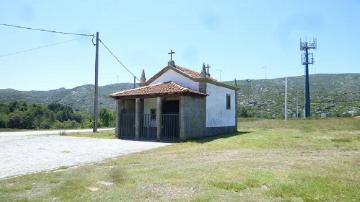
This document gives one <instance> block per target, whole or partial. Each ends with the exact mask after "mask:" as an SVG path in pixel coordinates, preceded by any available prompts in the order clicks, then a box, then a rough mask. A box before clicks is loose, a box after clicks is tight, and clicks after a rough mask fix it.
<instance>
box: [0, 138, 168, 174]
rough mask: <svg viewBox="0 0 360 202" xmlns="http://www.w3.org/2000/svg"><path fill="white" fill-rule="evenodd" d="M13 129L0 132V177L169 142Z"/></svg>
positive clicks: (93, 160)
mask: <svg viewBox="0 0 360 202" xmlns="http://www.w3.org/2000/svg"><path fill="white" fill-rule="evenodd" d="M13 133H14V135H10V134H11V132H6V133H5V132H4V133H0V178H5V177H9V176H15V175H22V174H27V173H33V172H39V171H45V170H52V169H56V168H60V167H64V166H65V167H67V166H74V165H79V164H84V163H91V162H97V161H102V160H104V159H107V158H112V157H116V156H121V155H126V154H130V153H134V152H140V151H144V150H147V149H152V148H157V147H161V146H166V145H169V143H160V142H143V141H130V140H119V139H97V138H83V137H70V136H59V135H39V134H38V133H35V134H29V133H26V132H21V133H20V132H13ZM32 133H33V132H32Z"/></svg>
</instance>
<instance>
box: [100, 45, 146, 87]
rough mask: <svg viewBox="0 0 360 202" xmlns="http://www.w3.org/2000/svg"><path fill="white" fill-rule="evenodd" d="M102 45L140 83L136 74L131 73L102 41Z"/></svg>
mask: <svg viewBox="0 0 360 202" xmlns="http://www.w3.org/2000/svg"><path fill="white" fill-rule="evenodd" d="M100 43H101V44H102V45H103V46H104V47H105V49H106V50H107V51H108V52H109V53H110V54H111V55H112V56H113V57H114V58H115V60H116V61H117V62H118V63H119V64H120V65H121V66H122V67H124V69H126V71H128V72H129V73H130V74H131V75H132V76H133V77H134V78H135V79H136V80H138V81H139V79H138V78H137V77H136V76H135V74H134V73H132V72H131V71H130V69H129V68H127V67H126V66H125V65H124V64H123V63H122V62H121V61H120V60H119V58H118V57H117V56H116V55H115V54H114V53H113V52H112V51H111V50H110V48H108V47H107V46H106V45H105V44H104V42H103V41H102V40H101V39H100Z"/></svg>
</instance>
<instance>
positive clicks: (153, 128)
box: [112, 82, 206, 141]
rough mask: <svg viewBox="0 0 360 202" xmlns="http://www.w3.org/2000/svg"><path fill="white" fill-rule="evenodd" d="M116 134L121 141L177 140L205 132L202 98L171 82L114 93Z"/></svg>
mask: <svg viewBox="0 0 360 202" xmlns="http://www.w3.org/2000/svg"><path fill="white" fill-rule="evenodd" d="M112 97H113V98H116V99H117V100H116V101H117V120H116V133H117V136H118V137H119V138H121V139H134V140H157V141H179V140H185V139H188V138H191V137H195V136H199V135H200V136H201V135H202V134H203V132H204V131H205V116H206V113H205V102H206V101H205V97H206V95H205V94H203V93H200V92H197V91H193V90H190V89H188V88H184V87H182V86H180V85H178V84H176V83H173V82H166V83H162V84H157V85H151V86H144V87H139V88H135V89H131V90H128V91H123V92H120V93H117V94H112Z"/></svg>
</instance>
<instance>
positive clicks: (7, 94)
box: [0, 83, 133, 112]
mask: <svg viewBox="0 0 360 202" xmlns="http://www.w3.org/2000/svg"><path fill="white" fill-rule="evenodd" d="M132 87H133V84H131V83H119V84H110V85H106V86H100V87H99V103H100V107H105V108H109V109H113V110H114V109H115V103H114V100H113V99H111V98H110V97H109V94H110V93H113V92H115V91H120V90H125V89H130V88H132ZM12 101H26V102H30V103H44V104H49V103H54V102H55V103H61V104H66V105H69V106H71V107H72V108H73V109H75V110H77V111H86V112H91V111H92V109H93V103H94V85H83V86H78V87H75V88H72V89H65V88H59V89H56V90H49V91H18V90H14V89H0V102H3V103H8V102H12Z"/></svg>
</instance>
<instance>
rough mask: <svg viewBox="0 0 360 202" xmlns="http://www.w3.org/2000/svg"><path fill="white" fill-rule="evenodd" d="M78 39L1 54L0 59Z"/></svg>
mask: <svg viewBox="0 0 360 202" xmlns="http://www.w3.org/2000/svg"><path fill="white" fill-rule="evenodd" d="M78 39H81V37H77V38H74V39H70V40H66V41H61V42H57V43H51V44H46V45H42V46H37V47H34V48H29V49H25V50H20V51H15V52H12V53H6V54H2V55H0V58H2V57H7V56H12V55H18V54H22V53H26V52H31V51H35V50H39V49H43V48H48V47H52V46H58V45H61V44H65V43H70V42H72V41H76V40H78Z"/></svg>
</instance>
